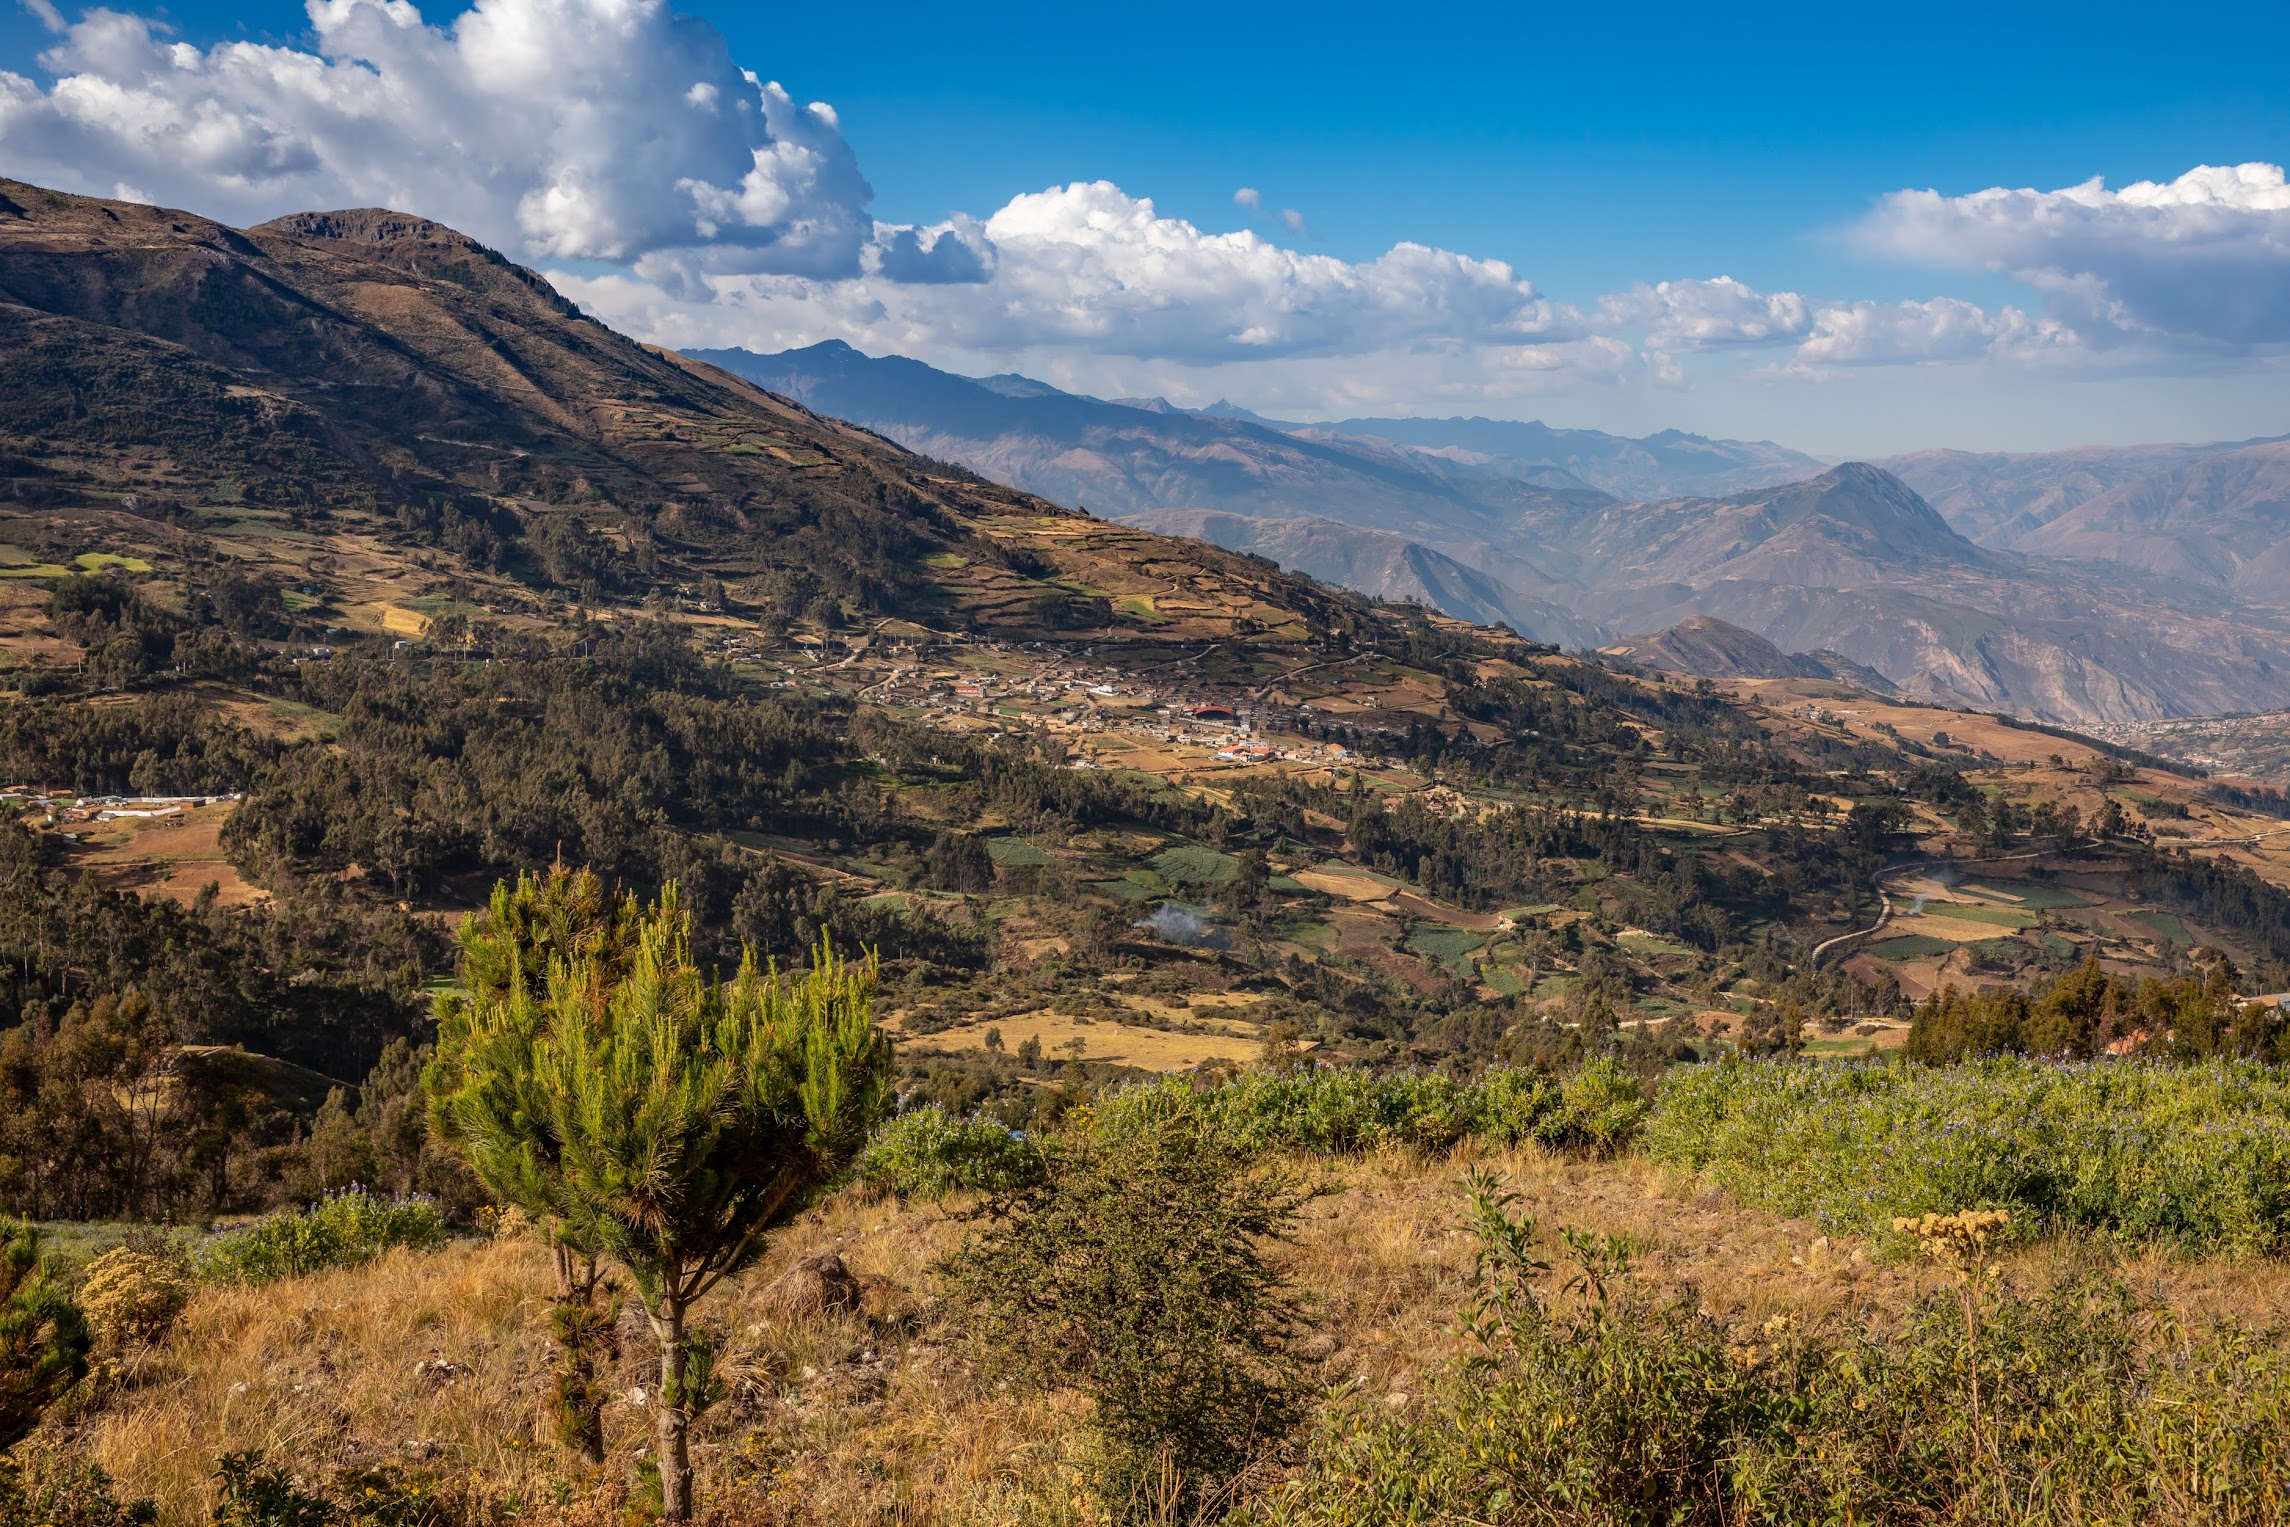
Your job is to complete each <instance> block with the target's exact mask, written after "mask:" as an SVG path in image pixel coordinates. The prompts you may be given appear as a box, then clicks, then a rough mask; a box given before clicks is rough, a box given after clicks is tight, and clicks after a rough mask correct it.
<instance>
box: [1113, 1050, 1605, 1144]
mask: <svg viewBox="0 0 2290 1527" xmlns="http://www.w3.org/2000/svg"><path fill="white" fill-rule="evenodd" d="M1645 1111H1646V1103H1645V1098H1644V1095H1643V1093H1642V1092H1641V1090H1640V1088H1639V1085H1638V1082H1637V1079H1636V1078H1634V1077H1633V1076H1631V1074H1630V1073H1629V1071H1627V1070H1626V1069H1624V1068H1623V1067H1622V1066H1621V1065H1620V1064H1619V1063H1617V1062H1615V1061H1612V1060H1606V1059H1599V1060H1593V1061H1591V1062H1590V1063H1589V1064H1587V1065H1585V1066H1584V1067H1583V1068H1582V1069H1581V1070H1580V1071H1578V1072H1576V1073H1575V1074H1574V1075H1573V1076H1571V1077H1569V1078H1568V1079H1567V1080H1566V1081H1565V1082H1564V1083H1563V1084H1562V1083H1559V1082H1556V1081H1553V1080H1551V1079H1550V1078H1548V1077H1545V1076H1542V1075H1539V1074H1537V1073H1535V1072H1530V1071H1517V1070H1512V1069H1510V1068H1507V1067H1497V1068H1495V1069H1493V1070H1490V1071H1488V1072H1486V1073H1485V1074H1484V1075H1482V1076H1480V1077H1479V1078H1477V1079H1476V1080H1472V1081H1458V1080H1457V1079H1455V1078H1454V1077H1451V1076H1448V1075H1445V1074H1444V1073H1440V1072H1430V1071H1407V1072H1400V1073H1398V1074H1395V1075H1382V1076H1379V1075H1377V1074H1375V1073H1373V1072H1369V1071H1362V1070H1357V1069H1351V1068H1339V1067H1319V1068H1314V1069H1312V1070H1308V1071H1300V1072H1293V1073H1287V1074H1277V1073H1272V1072H1262V1071H1252V1072H1247V1073H1245V1074H1243V1075H1241V1076H1237V1077H1234V1078H1232V1079H1231V1080H1229V1081H1225V1082H1222V1083H1219V1084H1218V1085H1216V1086H1213V1087H1208V1088H1203V1089H1195V1088H1193V1087H1190V1086H1188V1085H1187V1084H1186V1082H1185V1080H1184V1079H1183V1078H1180V1077H1170V1078H1166V1079H1164V1080H1162V1081H1158V1082H1150V1083H1146V1084H1143V1085H1140V1086H1136V1087H1130V1088H1125V1089H1123V1090H1122V1091H1119V1092H1116V1093H1113V1094H1112V1095H1110V1096H1108V1097H1107V1098H1106V1099H1105V1100H1104V1102H1103V1104H1102V1106H1101V1107H1100V1109H1099V1127H1100V1129H1101V1130H1107V1131H1113V1132H1115V1133H1118V1132H1120V1131H1122V1130H1125V1129H1128V1128H1131V1127H1133V1125H1134V1124H1135V1123H1137V1122H1138V1121H1142V1120H1149V1119H1160V1118H1167V1117H1172V1116H1175V1115H1179V1114H1183V1115H1186V1116H1190V1117H1196V1118H1199V1119H1201V1120H1203V1121H1205V1122H1207V1123H1209V1124H1212V1125H1213V1126H1214V1127H1216V1128H1217V1129H1218V1130H1220V1131H1221V1132H1222V1133H1224V1134H1225V1136H1226V1137H1227V1138H1229V1139H1231V1140H1232V1141H1233V1142H1235V1143H1236V1144H1238V1145H1241V1146H1243V1147H1246V1148H1248V1149H1251V1150H1285V1151H1301V1152H1306V1153H1310V1154H1314V1155H1351V1154H1354V1153H1357V1152H1360V1151H1365V1150H1373V1149H1375V1148H1377V1147H1379V1146H1384V1145H1406V1146H1413V1147H1416V1148H1418V1149H1422V1150H1434V1151H1438V1150H1447V1149H1449V1148H1451V1147H1453V1146H1454V1145H1455V1144H1457V1143H1458V1142H1459V1141H1461V1140H1463V1139H1465V1138H1466V1137H1474V1138H1478V1139H1483V1140H1487V1141H1489V1142H1490V1143H1492V1144H1498V1145H1516V1144H1528V1143H1531V1144H1536V1145H1542V1146H1547V1147H1550V1148H1553V1149H1565V1148H1587V1149H1592V1150H1600V1151H1611V1150H1614V1149H1617V1148H1619V1147H1620V1146H1621V1145H1623V1144H1624V1143H1626V1142H1627V1141H1628V1140H1629V1138H1630V1136H1631V1135H1632V1134H1633V1133H1634V1132H1635V1130H1636V1129H1637V1127H1638V1122H1639V1120H1640V1119H1641V1118H1642V1117H1643V1116H1644V1114H1645Z"/></svg>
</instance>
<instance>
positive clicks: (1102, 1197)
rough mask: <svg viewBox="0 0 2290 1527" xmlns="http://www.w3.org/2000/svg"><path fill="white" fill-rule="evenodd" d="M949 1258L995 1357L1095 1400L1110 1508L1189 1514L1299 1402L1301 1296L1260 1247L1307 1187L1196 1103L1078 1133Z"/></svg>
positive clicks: (1102, 1493) (961, 1304)
mask: <svg viewBox="0 0 2290 1527" xmlns="http://www.w3.org/2000/svg"><path fill="white" fill-rule="evenodd" d="M1044 1154H1045V1161H1046V1165H1047V1167H1048V1170H1047V1172H1046V1173H1045V1174H1044V1175H1043V1176H1042V1178H1041V1180H1040V1181H1038V1182H1036V1183H1033V1184H1031V1185H1029V1186H1026V1187H1024V1188H1021V1189H1019V1190H1017V1191H1015V1192H1013V1193H1010V1194H1006V1195H1003V1196H1001V1197H998V1198H996V1199H994V1200H993V1201H991V1202H990V1203H989V1204H987V1205H986V1206H985V1207H983V1208H982V1209H980V1210H979V1211H978V1212H977V1216H976V1217H977V1218H978V1219H979V1220H980V1221H981V1222H982V1224H983V1225H984V1229H983V1230H982V1231H980V1232H979V1233H976V1234H974V1235H973V1236H972V1237H971V1238H970V1240H969V1241H968V1242H966V1243H965V1245H964V1246H963V1247H962V1248H961V1249H960V1250H959V1251H957V1252H956V1253H955V1254H954V1255H953V1256H952V1257H950V1258H949V1259H948V1260H947V1261H946V1263H944V1264H943V1267H942V1271H943V1272H944V1273H945V1274H946V1277H947V1283H948V1292H949V1296H950V1299H951V1302H952V1303H953V1305H954V1307H955V1308H956V1309H958V1310H960V1311H962V1312H963V1314H964V1315H965V1317H966V1319H967V1321H968V1322H969V1324H970V1326H971V1329H972V1330H973V1331H974V1332H975V1333H976V1335H977V1336H978V1338H979V1339H980V1340H981V1341H982V1342H983V1344H984V1345H985V1346H987V1347H988V1348H989V1349H990V1351H991V1352H992V1354H993V1356H994V1360H995V1362H996V1364H997V1366H998V1368H999V1369H1000V1371H1002V1372H1005V1373H1008V1374H1009V1375H1011V1376H1012V1377H1014V1378H1016V1379H1018V1380H1020V1381H1022V1382H1027V1383H1030V1384H1033V1385H1037V1386H1042V1387H1054V1386H1063V1385H1071V1386H1074V1387H1077V1388H1080V1389H1082V1390H1084V1391H1086V1392H1087V1393H1088V1394H1089V1395H1090V1397H1091V1398H1092V1399H1093V1400H1094V1401H1095V1406H1094V1408H1093V1411H1092V1422H1091V1424H1092V1426H1093V1427H1094V1429H1095V1432H1096V1435H1097V1442H1098V1444H1099V1453H1100V1456H1099V1457H1098V1458H1097V1460H1096V1461H1095V1467H1094V1468H1093V1470H1092V1479H1093V1483H1094V1487H1095V1489H1096V1492H1097V1495H1098V1498H1099V1501H1100V1503H1101V1504H1102V1506H1103V1507H1104V1508H1105V1510H1106V1511H1107V1512H1108V1513H1110V1514H1111V1516H1112V1517H1113V1518H1114V1519H1115V1520H1117V1521H1142V1520H1153V1521H1171V1520H1175V1521H1191V1520H1194V1519H1195V1517H1196V1514H1197V1513H1199V1512H1201V1511H1202V1510H1203V1508H1204V1507H1206V1506H1207V1505H1209V1504H1210V1503H1211V1502H1214V1501H1216V1500H1218V1499H1219V1498H1220V1497H1222V1496H1223V1494H1224V1493H1225V1492H1226V1491H1227V1490H1228V1489H1230V1488H1231V1487H1232V1486H1233V1484H1234V1483H1235V1481H1236V1480H1238V1479H1240V1478H1242V1477H1243V1476H1245V1475H1247V1474H1248V1473H1249V1472H1250V1471H1252V1470H1253V1469H1254V1468H1255V1467H1257V1466H1258V1465H1260V1464H1262V1463H1263V1462H1264V1461H1265V1460H1266V1458H1267V1456H1268V1455H1269V1454H1270V1453H1271V1452H1272V1451H1273V1450H1274V1449H1276V1448H1277V1447H1278V1446H1279V1444H1280V1443H1281V1441H1282V1439H1283V1438H1285V1436H1286V1435H1287V1434H1288V1432H1289V1431H1290V1430H1291V1429H1292V1428H1293V1426H1294V1425H1295V1423H1296V1421H1297V1419H1298V1418H1299V1417H1300V1416H1301V1415H1302V1413H1303V1408H1304V1404H1305V1399H1306V1394H1307V1389H1306V1385H1305V1383H1304V1379H1303V1374H1302V1369H1301V1365H1300V1363H1299V1362H1298V1359H1297V1357H1296V1355H1295V1353H1294V1351H1293V1347H1292V1342H1293V1340H1294V1338H1295V1335H1296V1332H1297V1328H1298V1324H1299V1319H1300V1311H1299V1310H1298V1307H1297V1305H1296V1302H1295V1299H1294V1297H1293V1295H1292V1294H1291V1293H1290V1292H1289V1289H1288V1287H1287V1284H1286V1283H1285V1281H1284V1279H1283V1278H1282V1276H1281V1275H1280V1273H1279V1272H1278V1271H1277V1270H1275V1269H1274V1268H1273V1267H1272V1266H1271V1265H1270V1264H1269V1263H1268V1262H1267V1260H1266V1259H1265V1255H1264V1253H1265V1250H1266V1248H1267V1246H1268V1244H1270V1243H1272V1242H1276V1241H1281V1240H1285V1239H1287V1237H1288V1235H1289V1233H1290V1230H1291V1227H1292V1225H1293V1223H1294V1220H1295V1214H1296V1210H1297V1208H1298V1207H1299V1206H1300V1205H1301V1204H1302V1203H1303V1201H1304V1200H1305V1198H1306V1197H1307V1196H1308V1194H1307V1193H1306V1192H1305V1191H1304V1190H1302V1189H1300V1188H1298V1187H1297V1186H1296V1185H1295V1184H1294V1183H1293V1182H1291V1181H1289V1180H1288V1179H1286V1178H1284V1177H1282V1176H1280V1175H1278V1174H1276V1173H1267V1172H1264V1171H1261V1170H1259V1169H1258V1168H1257V1167H1256V1165H1255V1158H1254V1155H1253V1153H1252V1152H1251V1151H1249V1150H1248V1149H1246V1148H1245V1147H1242V1146H1239V1145H1236V1144H1235V1143H1234V1141H1233V1140H1232V1138H1231V1137H1230V1136H1229V1135H1228V1134H1226V1133H1225V1132H1224V1131H1222V1130H1219V1129H1217V1128H1215V1127H1214V1126H1213V1125H1210V1124H1208V1123H1206V1122H1205V1121H1204V1120H1202V1119H1201V1118H1199V1117H1197V1116H1188V1115H1185V1114H1182V1113H1179V1114H1172V1115H1170V1116H1167V1117H1163V1118H1157V1119H1139V1120H1137V1121H1135V1123H1134V1125H1133V1127H1130V1128H1126V1129H1121V1130H1117V1131H1113V1132H1111V1133H1099V1134H1091V1133H1086V1132H1076V1133H1074V1134H1072V1135H1068V1136H1065V1137H1062V1138H1061V1139H1059V1140H1058V1141H1056V1142H1054V1143H1053V1144H1052V1145H1051V1146H1050V1147H1049V1148H1048V1149H1047V1150H1046V1151H1045V1153H1044Z"/></svg>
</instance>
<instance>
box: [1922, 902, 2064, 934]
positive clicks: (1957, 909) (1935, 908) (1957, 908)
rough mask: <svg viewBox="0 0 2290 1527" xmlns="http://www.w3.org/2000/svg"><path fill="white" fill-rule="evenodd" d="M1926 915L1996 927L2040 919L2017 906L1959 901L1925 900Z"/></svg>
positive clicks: (2030, 923) (2026, 924)
mask: <svg viewBox="0 0 2290 1527" xmlns="http://www.w3.org/2000/svg"><path fill="white" fill-rule="evenodd" d="M1924 915H1925V916H1926V917H1953V918H1956V919H1958V920H1959V921H1962V922H1968V923H1988V924H1990V925H1992V926H1994V927H1998V928H2027V927H2032V926H2033V925H2034V924H2036V923H2038V922H2040V921H2042V919H2041V918H2040V917H2038V916H2037V915H2036V914H2035V913H2033V912H2022V911H2021V910H2019V909H2018V908H2017V907H1975V906H1970V905H1968V904H1966V903H1964V902H1960V901H1934V902H1927V903H1926V904H1925V907H1924Z"/></svg>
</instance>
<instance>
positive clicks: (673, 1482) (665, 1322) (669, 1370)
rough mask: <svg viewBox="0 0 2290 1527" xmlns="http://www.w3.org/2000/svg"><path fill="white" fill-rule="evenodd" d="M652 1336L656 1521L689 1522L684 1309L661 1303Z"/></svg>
mask: <svg viewBox="0 0 2290 1527" xmlns="http://www.w3.org/2000/svg"><path fill="white" fill-rule="evenodd" d="M652 1334H653V1335H655V1336H657V1337H659V1338H660V1403H659V1408H658V1412H657V1417H658V1425H659V1444H660V1445H659V1447H658V1448H657V1449H656V1452H657V1453H658V1456H659V1463H660V1517H661V1520H663V1521H669V1522H688V1521H690V1520H691V1519H692V1456H691V1453H690V1451H689V1450H688V1448H687V1447H686V1445H685V1435H684V1434H685V1428H686V1424H687V1423H688V1422H689V1420H690V1417H691V1407H690V1404H689V1402H688V1401H687V1399H686V1398H685V1395H684V1359H685V1352H684V1307H683V1306H682V1305H681V1304H679V1303H676V1302H675V1301H673V1300H663V1301H662V1302H661V1306H660V1312H659V1313H658V1314H656V1315H654V1316H653V1317H652Z"/></svg>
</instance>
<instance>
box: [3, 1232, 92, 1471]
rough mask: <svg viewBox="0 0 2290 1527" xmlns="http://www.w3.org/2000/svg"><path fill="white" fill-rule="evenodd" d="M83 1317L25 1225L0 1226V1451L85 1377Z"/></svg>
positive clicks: (25, 1433)
mask: <svg viewBox="0 0 2290 1527" xmlns="http://www.w3.org/2000/svg"><path fill="white" fill-rule="evenodd" d="M92 1340H93V1339H92V1338H91V1337H90V1335H89V1334H88V1328H87V1317H86V1316H84V1315H82V1314H81V1313H80V1308H79V1306H78V1305H77V1304H75V1303H73V1302H72V1297H71V1295H70V1294H68V1293H66V1292H65V1291H64V1287H63V1285H62V1284H61V1283H59V1282H57V1281H56V1276H55V1264H54V1262H53V1261H52V1260H51V1259H50V1257H49V1256H48V1254H47V1250H46V1248H45V1247H44V1246H43V1245H42V1244H41V1239H40V1232H39V1229H38V1228H37V1227H36V1226H34V1225H33V1224H32V1223H31V1222H30V1221H19V1222H18V1223H17V1224H15V1225H14V1226H9V1225H7V1224H6V1223H5V1222H0V1452H5V1451H6V1450H7V1449H9V1448H11V1447H14V1446H15V1445H16V1444H17V1443H18V1442H20V1441H22V1440H23V1439H24V1438H25V1437H26V1436H28V1435H29V1434H30V1433H31V1430H32V1428H33V1427H35V1426H38V1425H39V1424H40V1417H41V1415H42V1414H43V1413H44V1412H45V1411H46V1410H47V1408H48V1407H49V1406H50V1405H52V1404H54V1403H55V1402H56V1400H57V1399H58V1398H59V1397H60V1396H61V1395H62V1394H63V1393H64V1391H65V1390H67V1389H69V1388H71V1387H72V1385H74V1384H76V1383H78V1382H79V1380H80V1376H81V1375H82V1374H84V1373H86V1372H87V1354H88V1348H89V1346H90V1345H91V1344H92Z"/></svg>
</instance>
